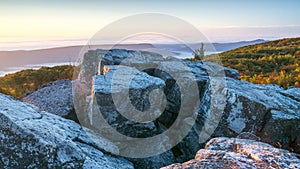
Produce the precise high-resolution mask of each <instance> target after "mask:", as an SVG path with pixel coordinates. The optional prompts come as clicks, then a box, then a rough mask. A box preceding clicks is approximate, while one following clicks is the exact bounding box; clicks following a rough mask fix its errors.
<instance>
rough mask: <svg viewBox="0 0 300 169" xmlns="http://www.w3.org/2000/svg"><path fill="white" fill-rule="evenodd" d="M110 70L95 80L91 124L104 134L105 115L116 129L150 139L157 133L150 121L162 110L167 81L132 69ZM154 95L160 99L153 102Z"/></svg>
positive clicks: (131, 135) (119, 68)
mask: <svg viewBox="0 0 300 169" xmlns="http://www.w3.org/2000/svg"><path fill="white" fill-rule="evenodd" d="M108 68H109V69H110V71H109V72H108V73H106V74H105V75H97V76H95V77H94V83H93V84H94V85H93V89H92V91H93V93H92V100H91V103H90V105H91V111H90V112H89V119H90V123H91V125H92V126H93V127H95V128H97V129H98V130H99V131H103V130H104V127H105V126H104V125H103V122H102V120H103V119H102V116H103V117H104V118H105V119H106V120H107V122H108V123H109V124H110V125H111V126H115V127H116V128H115V129H116V130H118V131H120V132H121V133H123V134H125V133H126V134H127V135H128V136H130V137H149V136H151V134H155V133H157V132H158V129H157V127H156V126H155V124H154V123H153V122H151V121H152V120H153V119H156V118H157V117H159V115H160V114H161V112H162V111H163V107H161V103H163V102H164V100H163V88H164V86H165V83H164V81H163V80H161V79H159V78H156V77H152V76H149V75H148V74H146V73H144V72H140V71H138V70H137V69H135V68H132V67H127V66H108ZM151 95H152V96H151ZM154 96H155V98H161V99H152V100H151V98H154ZM100 113H101V114H100ZM125 117H127V118H125ZM128 119H130V120H128ZM147 121H150V122H147ZM137 122H138V123H137ZM141 122H142V123H141ZM153 132H154V133H153ZM149 134H150V135H149Z"/></svg>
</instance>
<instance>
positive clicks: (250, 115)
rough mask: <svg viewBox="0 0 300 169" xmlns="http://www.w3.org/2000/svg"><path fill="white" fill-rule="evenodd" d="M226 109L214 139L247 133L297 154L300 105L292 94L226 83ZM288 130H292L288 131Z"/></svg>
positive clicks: (286, 91) (229, 81) (242, 83)
mask: <svg viewBox="0 0 300 169" xmlns="http://www.w3.org/2000/svg"><path fill="white" fill-rule="evenodd" d="M226 81H227V84H226V85H227V86H226V87H227V89H228V91H227V95H226V108H225V110H224V112H223V116H222V120H221V121H220V123H219V127H218V129H217V130H216V132H215V135H214V136H228V137H236V136H237V135H239V134H240V133H242V132H250V133H253V134H255V135H256V136H258V137H260V138H261V141H263V142H267V143H269V144H271V145H273V146H277V147H282V148H286V149H289V150H291V151H295V152H298V153H299V147H300V142H299V136H300V102H299V97H298V96H297V94H296V91H297V92H299V90H300V89H293V91H294V92H293V93H295V94H291V93H290V91H289V90H284V89H282V88H280V87H278V86H276V85H255V84H252V83H249V82H245V81H237V80H233V79H230V78H228V79H227V80H226ZM291 129H292V130H291Z"/></svg>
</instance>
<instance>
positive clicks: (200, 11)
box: [0, 0, 300, 44]
mask: <svg viewBox="0 0 300 169" xmlns="http://www.w3.org/2000/svg"><path fill="white" fill-rule="evenodd" d="M299 7H300V1H297V0H285V1H283V0H272V1H271V0H270V1H269V0H265V1H263V0H251V1H250V0H236V1H233V0H203V1H202V0H194V1H193V0H184V1H183V0H182V1H178V0H173V1H162V0H151V1H150V0H148V1H142V0H126V1H125V0H115V1H113V0H112V1H101V0H86V1H79V0H51V1H50V0H47V1H44V0H39V1H37V0H19V1H18V0H0V24H1V25H0V42H1V43H2V44H4V43H5V42H8V41H10V40H12V39H15V40H18V41H20V40H33V39H39V40H41V39H44V40H45V39H47V40H49V39H50V40H51V39H52V40H53V39H55V40H57V39H62V40H63V39H88V38H90V37H92V36H93V35H94V34H95V33H96V32H97V31H99V30H101V29H102V28H103V27H105V26H106V25H108V24H110V23H113V22H115V21H117V20H119V19H121V18H123V17H127V16H131V15H135V14H140V13H162V14H167V15H172V16H175V17H178V18H180V19H182V20H184V21H186V22H188V23H190V24H192V25H194V26H195V27H196V28H198V29H199V30H200V31H201V32H202V33H203V34H204V35H205V36H206V37H207V38H208V39H209V40H211V41H214V42H228V41H242V40H253V39H258V38H262V39H267V40H269V39H270V40H271V39H279V38H283V37H299V36H300V19H299V16H300V10H299Z"/></svg>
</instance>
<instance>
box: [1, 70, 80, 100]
mask: <svg viewBox="0 0 300 169" xmlns="http://www.w3.org/2000/svg"><path fill="white" fill-rule="evenodd" d="M73 70H74V66H70V65H65V66H55V67H42V68H40V69H38V70H33V69H28V70H23V71H20V72H17V73H14V74H8V75H6V76H4V77H0V92H1V93H4V94H7V95H11V96H13V97H20V96H23V94H25V93H27V92H32V91H36V90H37V89H39V88H40V87H41V86H42V85H44V84H46V83H49V82H52V81H56V80H60V79H70V80H71V79H72V76H73Z"/></svg>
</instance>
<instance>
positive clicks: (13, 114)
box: [0, 49, 300, 168]
mask: <svg viewBox="0 0 300 169" xmlns="http://www.w3.org/2000/svg"><path fill="white" fill-rule="evenodd" d="M99 62H101V64H99ZM98 65H105V66H106V68H108V69H107V70H109V71H107V72H100V73H97V71H98ZM131 77H132V78H131ZM72 85H73V94H74V104H73V100H72V97H73V96H72V87H71V86H72ZM0 100H1V102H0V120H1V123H0V129H1V133H0V157H1V161H0V166H5V167H19V166H28V167H29V168H41V167H44V168H56V167H65V168H68V167H69V168H78V167H79V168H97V167H98V168H133V167H135V168H160V167H163V166H167V165H169V164H172V163H182V162H184V161H188V160H190V159H192V158H194V157H195V155H196V153H197V152H198V153H197V155H196V159H194V160H191V161H189V162H187V163H183V164H174V165H172V166H169V168H170V167H171V168H172V167H173V168H176V167H177V168H193V167H199V168H201V167H204V168H210V167H212V168H220V167H221V168H222V167H224V168H226V167H227V168H229V166H228V164H232V165H233V166H240V167H244V168H247V167H248V168H254V167H255V166H257V167H260V168H264V167H266V166H267V167H268V166H273V167H275V168H276V167H277V168H289V167H294V168H296V167H299V159H297V157H296V156H295V155H294V154H292V153H289V152H288V151H286V150H282V149H277V148H284V149H287V150H290V151H291V152H296V153H300V89H297V88H290V89H288V90H284V89H282V88H280V87H278V86H276V85H255V84H251V83H249V82H245V81H240V77H239V74H238V72H237V71H236V70H234V69H228V68H224V67H222V66H220V65H217V64H214V63H211V62H207V61H196V62H194V61H188V60H179V59H176V58H164V57H163V56H161V55H159V54H154V53H150V52H143V51H131V50H120V49H113V50H108V51H107V50H100V49H98V50H91V51H88V52H87V53H86V54H85V55H84V58H83V60H82V64H81V69H80V71H79V78H78V79H76V80H74V81H73V82H71V81H57V82H54V83H51V84H48V85H46V86H44V87H43V88H41V89H40V90H39V91H37V92H33V93H31V94H28V95H27V96H25V97H24V98H23V99H22V100H23V101H25V102H27V103H30V104H33V105H35V106H37V107H35V106H31V105H28V104H25V103H22V102H20V101H16V100H14V99H12V98H10V97H7V96H4V95H0ZM73 106H74V108H73ZM74 109H76V115H74ZM43 111H45V112H43ZM47 112H49V113H47ZM50 113H52V114H50ZM72 113H73V114H72ZM56 115H59V116H61V117H65V118H70V119H73V120H75V121H76V120H77V119H78V121H79V122H80V124H81V125H83V126H86V127H88V128H89V129H88V128H86V127H82V126H80V125H79V124H77V123H75V122H73V121H71V120H67V119H64V118H61V117H59V116H56ZM76 116H77V117H78V118H74V117H76ZM102 117H103V118H102ZM178 119H179V120H178ZM174 126H175V130H173V131H172V132H169V133H168V132H166V131H169V130H170V128H172V127H173V128H174ZM185 129H188V130H187V131H188V132H186V133H185V132H182V130H185ZM116 131H117V132H118V133H120V134H122V135H125V136H127V137H128V138H127V137H126V138H125V139H124V138H123V137H122V136H120V135H114V134H112V133H113V132H116ZM157 135H162V137H159V140H157V141H155V142H153V141H150V142H148V143H149V144H148V143H147V142H139V140H138V139H143V138H145V139H146V138H152V137H155V136H157ZM177 137H178V138H179V139H178V140H180V141H179V142H176V138H177ZM181 137H182V139H181ZM212 137H237V138H247V139H253V140H252V141H251V140H243V139H229V138H216V139H212V140H211V141H210V142H209V143H207V141H208V140H209V139H210V138H212ZM174 138H175V141H174V140H173V139H174ZM124 140H125V142H128V143H127V144H124V143H122V141H123V142H124ZM170 140H171V141H170ZM254 140H256V141H258V140H260V141H262V142H266V143H269V144H271V145H272V146H274V147H277V148H274V147H272V146H270V145H268V144H265V143H261V142H255V141H254ZM169 143H172V144H174V146H170V145H172V144H169ZM206 143H207V144H206ZM150 144H151V146H150ZM205 144H206V149H202V150H200V151H199V149H200V148H203V147H204V146H205ZM260 148H261V151H259V150H260ZM137 150H138V151H137ZM165 150H168V151H165ZM11 152H13V153H11ZM153 152H164V153H162V154H160V153H158V154H156V155H153V156H151V157H148V156H147V155H149V154H151V153H152V154H153ZM124 153H125V154H127V155H128V154H130V155H133V156H134V155H135V154H138V153H139V154H141V155H142V156H143V155H144V157H143V158H130V157H132V156H130V157H128V156H125V157H126V158H122V157H118V156H122V155H124ZM279 157H282V158H283V160H282V162H281V161H279V159H280V158H279ZM220 159H221V160H220ZM129 161H130V162H129Z"/></svg>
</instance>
